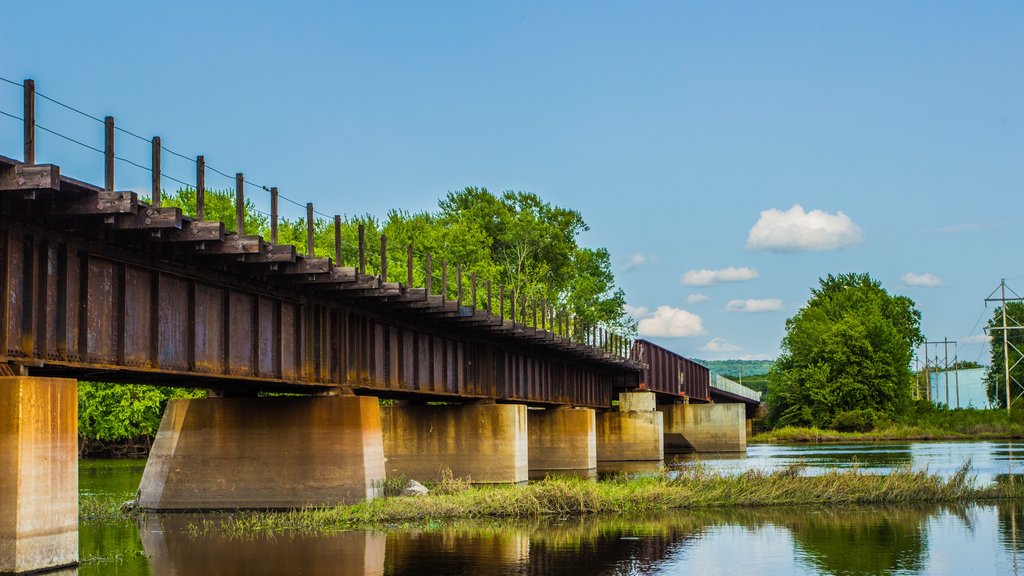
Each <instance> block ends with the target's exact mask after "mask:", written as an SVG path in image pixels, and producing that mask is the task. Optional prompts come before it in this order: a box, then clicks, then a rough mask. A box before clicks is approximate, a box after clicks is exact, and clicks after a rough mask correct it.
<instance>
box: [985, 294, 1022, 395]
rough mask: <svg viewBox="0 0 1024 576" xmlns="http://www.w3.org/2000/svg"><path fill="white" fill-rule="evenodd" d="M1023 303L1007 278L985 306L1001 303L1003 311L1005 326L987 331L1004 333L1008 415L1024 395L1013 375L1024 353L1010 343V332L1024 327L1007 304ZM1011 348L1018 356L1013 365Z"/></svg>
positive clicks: (989, 296) (992, 327) (990, 296)
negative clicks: (1008, 312) (1011, 312)
mask: <svg viewBox="0 0 1024 576" xmlns="http://www.w3.org/2000/svg"><path fill="white" fill-rule="evenodd" d="M1007 292H1009V293H1010V294H1011V297H1010V298H1007V297H1006V293H1007ZM996 293H998V294H999V297H996ZM1021 301H1024V298H1021V297H1020V295H1019V294H1017V293H1016V292H1014V291H1013V289H1011V288H1010V287H1009V286H1007V285H1006V279H1005V278H1004V279H1001V280H999V286H997V287H996V289H995V290H993V291H992V293H991V294H989V295H988V298H985V305H986V306H987V305H988V303H989V302H999V306H1000V308H1001V309H1002V316H1003V325H1002V326H1001V327H1000V326H989V327H988V328H986V329H985V330H986V331H997V330H1001V331H1002V332H1003V367H1004V368H1006V413H1007V414H1009V413H1010V405H1011V404H1013V400H1016V399H1017V398H1020V397H1021V395H1022V394H1024V387H1022V386H1021V384H1020V382H1018V381H1017V379H1016V378H1015V377H1014V376H1013V374H1012V371H1013V369H1014V368H1016V367H1017V365H1018V364H1020V362H1021V360H1022V359H1024V353H1021V351H1020V349H1019V348H1017V346H1016V345H1015V344H1014V343H1013V342H1010V331H1011V330H1024V325H1021V323H1020V322H1018V321H1017V320H1016V319H1014V318H1013V317H1012V316H1010V315H1009V314H1007V313H1006V303H1007V302H1021ZM1011 348H1012V349H1013V351H1014V352H1015V353H1016V355H1017V359H1016V360H1014V361H1013V364H1010V349H1011ZM1011 384H1013V385H1015V387H1013V386H1011ZM1011 388H1013V391H1014V392H1015V394H1014V393H1011V391H1010V389H1011Z"/></svg>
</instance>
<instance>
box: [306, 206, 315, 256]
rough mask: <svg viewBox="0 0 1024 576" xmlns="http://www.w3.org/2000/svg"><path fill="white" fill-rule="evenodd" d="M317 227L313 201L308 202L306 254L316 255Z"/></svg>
mask: <svg viewBox="0 0 1024 576" xmlns="http://www.w3.org/2000/svg"><path fill="white" fill-rule="evenodd" d="M315 236H316V227H315V223H314V221H313V203H312V202H306V254H308V255H309V257H310V258H315V257H316V238H315Z"/></svg>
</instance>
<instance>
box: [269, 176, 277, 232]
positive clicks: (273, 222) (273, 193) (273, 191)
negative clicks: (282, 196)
mask: <svg viewBox="0 0 1024 576" xmlns="http://www.w3.org/2000/svg"><path fill="white" fill-rule="evenodd" d="M270 243H271V244H273V245H274V246H277V186H271V187H270Z"/></svg>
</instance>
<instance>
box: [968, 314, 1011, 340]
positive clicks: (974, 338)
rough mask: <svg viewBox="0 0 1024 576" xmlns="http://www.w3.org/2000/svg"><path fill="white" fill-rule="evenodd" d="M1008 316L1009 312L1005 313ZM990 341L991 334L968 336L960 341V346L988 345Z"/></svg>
mask: <svg viewBox="0 0 1024 576" xmlns="http://www.w3.org/2000/svg"><path fill="white" fill-rule="evenodd" d="M1006 314H1007V316H1009V314H1010V313H1009V312H1007V313H1006ZM991 340H992V335H991V334H975V335H974V336H968V337H967V338H962V339H960V343H961V344H988V343H989V342H990V341H991Z"/></svg>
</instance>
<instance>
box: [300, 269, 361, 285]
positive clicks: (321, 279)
mask: <svg viewBox="0 0 1024 576" xmlns="http://www.w3.org/2000/svg"><path fill="white" fill-rule="evenodd" d="M289 281H290V282H292V283H294V284H303V285H306V284H338V283H346V284H348V283H354V282H356V281H357V276H356V269H355V268H354V267H353V268H334V269H332V270H331V271H330V272H329V273H326V274H310V275H308V276H307V275H302V276H296V277H295V278H289ZM374 286H376V284H374Z"/></svg>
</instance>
